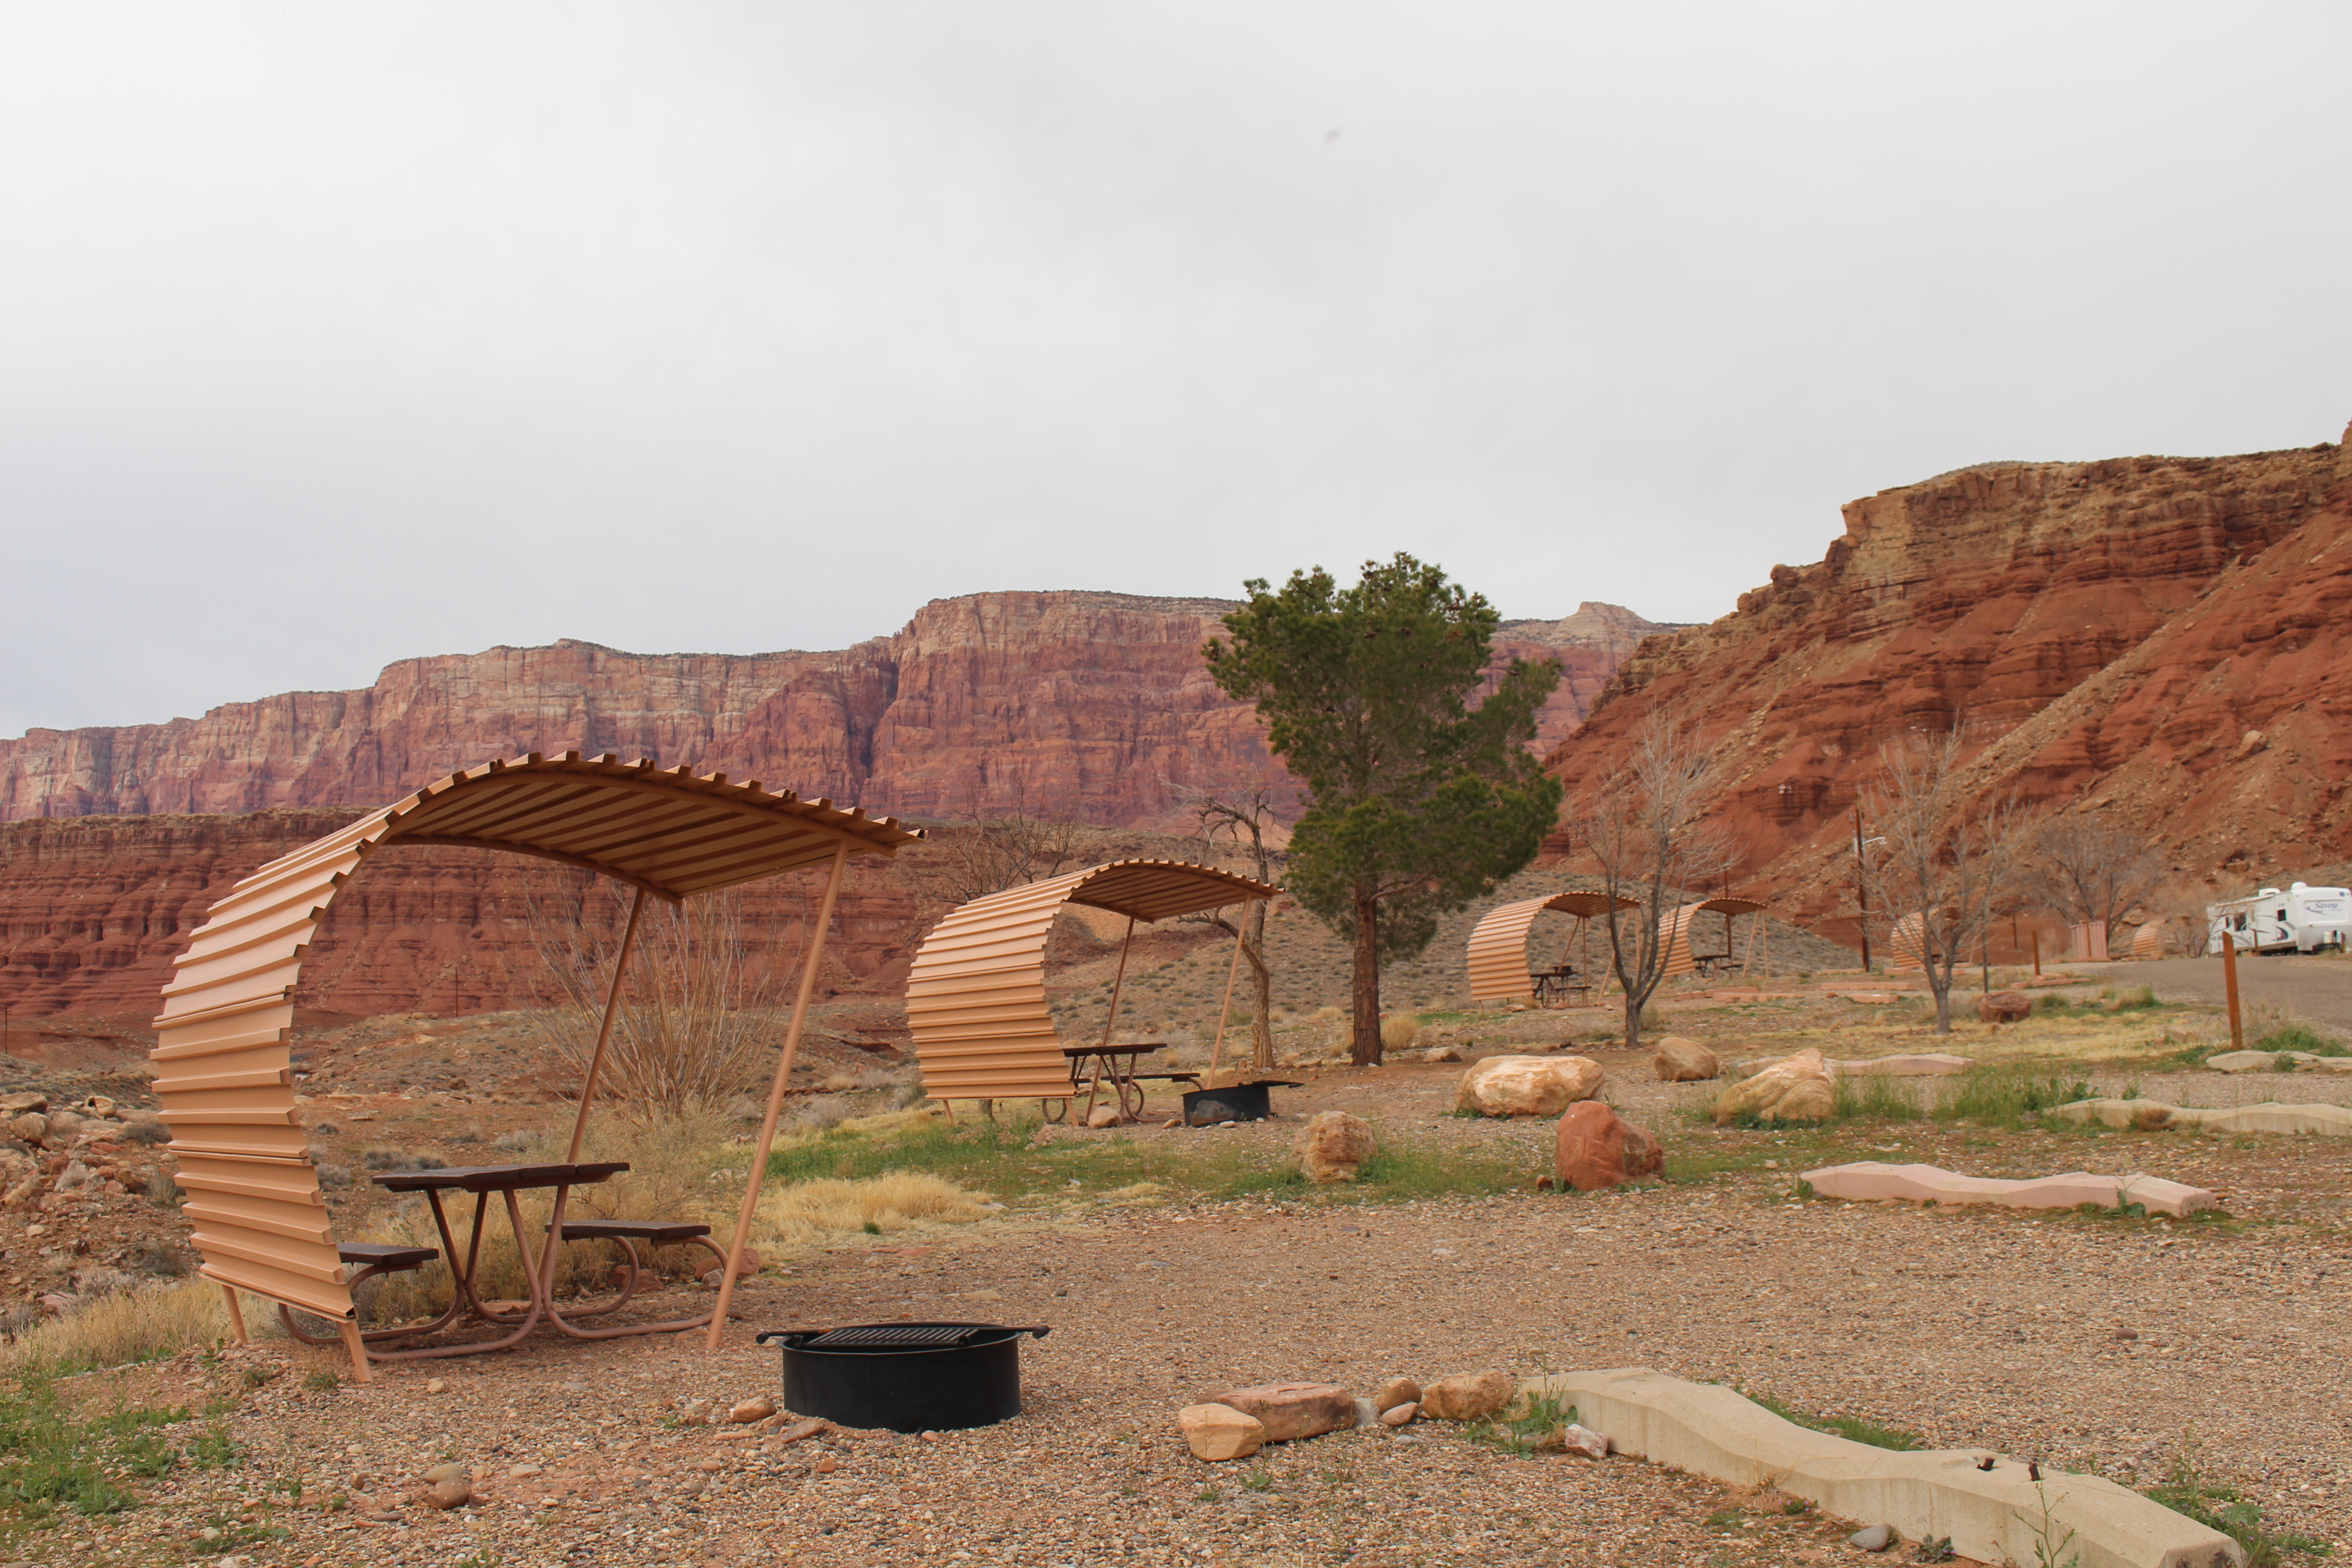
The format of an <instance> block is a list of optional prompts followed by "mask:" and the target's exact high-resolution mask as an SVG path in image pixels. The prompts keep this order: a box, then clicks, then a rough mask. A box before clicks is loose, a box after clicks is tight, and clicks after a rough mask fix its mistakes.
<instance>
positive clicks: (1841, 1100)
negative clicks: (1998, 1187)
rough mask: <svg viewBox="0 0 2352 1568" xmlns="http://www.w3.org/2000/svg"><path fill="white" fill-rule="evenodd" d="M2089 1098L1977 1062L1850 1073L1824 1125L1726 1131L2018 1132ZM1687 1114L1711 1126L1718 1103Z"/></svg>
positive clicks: (2083, 1088)
mask: <svg viewBox="0 0 2352 1568" xmlns="http://www.w3.org/2000/svg"><path fill="white" fill-rule="evenodd" d="M2091 1093H2092V1090H2091V1083H2090V1080H2089V1079H2086V1078H2084V1077H2083V1076H2082V1075H2081V1074H2079V1073H2075V1072H2069V1071H2052V1070H2050V1069H2047V1068H2044V1069H2040V1070H2037V1069H2035V1068H2029V1067H2020V1066H2016V1065H2012V1064H2005V1063H1995V1062H1979V1063H1978V1064H1976V1065H1975V1066H1973V1067H1970V1068H1969V1069H1968V1070H1967V1071H1965V1072H1963V1073H1960V1074H1958V1075H1957V1076H1955V1077H1951V1078H1894V1077H1890V1076H1888V1075H1886V1074H1884V1073H1852V1074H1843V1075H1841V1076H1840V1077H1839V1079H1837V1102H1836V1106H1835V1109H1834V1110H1832V1112H1831V1113H1830V1116H1829V1118H1828V1119H1827V1120H1826V1121H1821V1122H1811V1123H1791V1124H1789V1125H1786V1126H1784V1125H1782V1124H1781V1123H1778V1122H1771V1121H1762V1120H1761V1119H1759V1118H1758V1117H1755V1116H1752V1115H1742V1116H1738V1117H1735V1118H1733V1119H1732V1120H1731V1121H1727V1122H1726V1123H1724V1125H1726V1126H1727V1127H1737V1128H1741V1129H1743V1130H1747V1131H1776V1132H1777V1131H1799V1130H1802V1129H1804V1128H1807V1127H1831V1126H1835V1125H1838V1124H1839V1123H1842V1122H1849V1121H1857V1122H1859V1121H1882V1122H1883V1121H1938V1122H1963V1121H1967V1122H1978V1123H1981V1124H1983V1125H1986V1126H1990V1127H2000V1128H2007V1129H2010V1130H2011V1131H2018V1130H2021V1129H2023V1128H2025V1127H2027V1126H2029V1125H2032V1123H2033V1119H2034V1118H2035V1117H2037V1116H2039V1115H2040V1114H2041V1113H2042V1111H2045V1110H2050V1109H2051V1108H2052V1107H2053V1106H2059V1105H2065V1104H2069V1103H2071V1102H2073V1101H2074V1100H2088V1099H2090V1098H2091ZM1686 1114H1687V1115H1688V1116H1689V1117H1690V1118H1691V1120H1693V1121H1711V1120H1712V1119H1713V1115H1714V1103H1713V1101H1712V1100H1711V1099H1701V1100H1698V1101H1696V1103H1694V1104H1693V1105H1692V1106H1691V1107H1690V1109H1689V1110H1688V1111H1687V1112H1686Z"/></svg>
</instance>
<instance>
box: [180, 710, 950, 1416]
mask: <svg viewBox="0 0 2352 1568" xmlns="http://www.w3.org/2000/svg"><path fill="white" fill-rule="evenodd" d="M920 837H922V836H921V835H920V834H919V833H913V832H908V831H907V830H906V829H903V828H901V827H899V826H898V824H897V822H896V821H895V820H892V819H890V818H887V817H883V818H875V817H869V816H866V814H865V813H864V812H862V811H856V810H849V811H844V810H840V809H837V808H836V807H835V805H833V803H832V802H831V801H827V800H803V799H801V798H800V797H799V796H798V795H793V794H792V793H790V792H786V793H784V794H782V795H775V794H771V793H769V792H768V791H766V790H764V789H762V788H761V786H760V784H758V782H757V781H753V782H751V783H749V784H730V783H729V782H728V779H727V775H726V774H724V773H711V774H709V775H708V776H705V777H696V776H695V775H694V774H693V773H692V772H691V771H690V770H689V769H687V768H683V767H681V768H677V769H673V770H670V771H667V772H665V771H663V770H661V769H659V768H656V767H655V766H654V765H653V764H652V763H650V762H636V763H622V762H620V761H619V760H618V759H617V758H614V757H613V756H610V755H606V756H604V757H599V758H593V759H585V760H583V758H582V756H581V754H580V753H579V752H564V753H563V754H562V755H561V756H556V757H541V755H540V754H539V753H537V752H532V753H531V754H530V755H529V756H526V757H521V758H519V759H517V760H515V761H513V762H493V763H484V764H482V765H481V766H479V767H475V768H468V769H467V770H466V771H465V772H463V773H452V774H451V775H449V776H448V777H447V778H445V779H442V780H440V781H439V782H438V783H436V784H428V785H426V786H425V788H423V789H421V790H418V791H417V792H416V793H415V794H414V795H409V796H407V797H406V798H405V799H403V800H401V801H398V802H396V803H395V804H394V805H388V806H386V807H384V808H383V810H382V811H379V812H376V813H374V814H373V815H372V816H365V817H362V818H361V819H360V820H359V821H357V822H354V823H352V824H351V825H349V826H345V827H342V828H339V829H337V830H336V831H335V832H333V833H330V834H328V835H327V836H326V837H323V838H320V839H316V840H314V841H312V842H311V843H309V844H306V845H304V846H303V847H300V848H299V849H296V850H294V851H292V852H291V853H289V854H286V855H282V856H280V857H278V858H277V859H275V860H272V861H271V862H269V864H268V865H266V866H264V867H262V868H260V869H259V870H257V871H256V872H255V873H254V874H253V875H251V876H250V877H247V878H246V879H244V880H243V881H240V882H238V883H236V885H235V886H234V887H233V888H232V889H230V890H229V892H228V894H227V896H226V897H225V898H222V899H221V900H218V901H217V902H215V904H214V905H213V906H212V908H211V909H210V910H208V911H207V912H206V914H205V923H204V924H203V925H201V926H199V927H198V928H197V929H196V931H195V933H194V936H192V937H191V938H190V939H189V942H188V948H187V951H186V952H184V953H182V954H181V955H180V956H179V957H178V958H177V959H176V960H174V961H173V964H174V967H175V969H176V970H177V973H176V974H175V975H174V977H173V980H172V983H171V984H168V985H166V986H165V987H164V988H163V1016H161V1017H159V1018H157V1019H156V1020H155V1028H156V1030H157V1031H158V1033H157V1037H156V1044H155V1048H154V1050H153V1051H152V1052H151V1053H150V1059H151V1060H152V1062H153V1063H154V1069H155V1073H156V1082H155V1090H156V1094H157V1096H158V1097H159V1098H160V1099H161V1100H162V1102H163V1121H164V1122H165V1123H166V1124H167V1125H168V1126H169V1127H170V1128H171V1130H172V1142H171V1150H172V1152H173V1154H175V1155H176V1156H178V1160H179V1168H178V1172H177V1177H178V1181H179V1184H180V1185H181V1186H183V1187H184V1188H185V1189H187V1192H188V1194H189V1197H188V1201H187V1203H186V1205H185V1206H184V1209H183V1210H182V1212H183V1213H184V1214H185V1215H187V1217H188V1218H189V1220H190V1221H191V1222H192V1223H193V1225H194V1237H192V1239H193V1240H194V1243H195V1246H196V1250H197V1251H198V1253H199V1254H201V1255H202V1257H203V1259H204V1262H203V1268H202V1271H203V1273H204V1274H205V1277H206V1278H208V1279H214V1280H217V1281H218V1282H220V1283H221V1284H222V1285H223V1286H224V1287H234V1288H235V1289H243V1290H249V1291H252V1292H253V1293H254V1294H256V1295H258V1296H263V1297H267V1298H268V1299H270V1300H275V1301H278V1302H281V1303H284V1304H286V1305H288V1306H291V1307H294V1308H298V1309H299V1310H303V1311H307V1312H313V1313H316V1314H318V1315H319V1316H320V1317H323V1318H327V1319H329V1320H330V1321H333V1322H335V1323H337V1324H338V1325H340V1326H341V1329H342V1331H343V1338H344V1342H345V1343H346V1344H347V1345H349V1346H350V1347H351V1348H352V1357H353V1363H354V1367H355V1370H356V1371H357V1372H358V1373H359V1374H360V1375H362V1377H364V1376H365V1375H366V1361H365V1357H364V1355H363V1353H362V1351H361V1348H360V1342H359V1338H358V1328H357V1322H358V1319H357V1315H356V1313H355V1312H354V1311H353V1309H352V1296H351V1290H350V1289H349V1288H348V1287H347V1286H346V1285H345V1283H344V1275H343V1266H342V1262H341V1258H340V1256H339V1254H338V1252H337V1249H336V1244H335V1238H334V1236H333V1234H332V1232H331V1227H330V1226H329V1224H328V1215H327V1211H326V1205H325V1201H324V1199H322V1198H321V1197H320V1193H319V1181H318V1173H317V1172H316V1171H314V1170H313V1169H312V1168H311V1164H310V1155H309V1153H308V1152H307V1146H306V1145H307V1140H306V1139H305V1137H304V1134H303V1130H302V1126H301V1122H300V1118H299V1114H298V1112H297V1111H296V1110H295V1105H294V1089H293V1077H292V1072H291V1063H290V1062H289V1039H290V1037H291V1035H292V1033H293V1024H294V990H295V986H296V984H297V983H298V982H299V980H300V978H301V973H302V960H303V957H304V955H305V954H306V953H307V952H309V951H310V945H309V944H310V938H311V935H312V933H313V932H315V931H317V930H318V927H319V922H320V920H322V919H323V918H325V916H326V913H327V909H328V906H329V905H330V904H331V903H332V902H333V901H334V899H335V895H336V894H337V893H338V892H340V891H341V889H343V887H344V886H345V885H346V884H347V883H348V882H349V881H350V880H351V879H352V877H353V876H355V875H356V874H357V873H358V872H359V870H360V868H361V867H362V865H363V864H364V863H365V862H366V861H367V859H368V858H369V857H370V856H372V855H373V854H374V853H375V852H376V851H377V850H380V849H383V848H384V847H388V846H393V845H400V844H427V845H438V846H444V847H459V848H475V849H494V850H499V851H501V852H503V853H506V854H511V855H527V856H531V857H534V858H538V859H542V860H551V861H553V862H555V863H556V864H558V865H562V866H570V867H574V868H578V869H581V870H585V871H593V872H596V873H598V874H599V875H602V876H606V877H611V878H613V879H614V880H616V881H620V882H625V883H626V884H628V885H629V886H630V887H632V888H634V889H636V898H635V903H634V904H633V906H632V908H631V910H630V913H629V928H628V931H627V933H626V934H625V936H624V937H623V941H622V948H621V952H620V955H619V960H618V963H620V964H624V965H625V963H626V962H627V956H628V948H629V943H630V942H631V941H632V940H633V939H634V937H635V931H636V926H637V915H638V913H639V911H640V910H642V908H643V905H644V900H646V898H648V897H651V898H655V899H659V900H663V901H664V902H667V903H671V904H676V903H678V902H680V901H682V900H685V899H686V898H688V897H689V896H690V895H692V894H696V893H702V892H709V891H711V890H713V889H719V888H730V887H733V886H735V885H737V884H738V883H742V882H751V881H756V880H758V879H761V878H763V877H772V876H774V875H776V874H777V873H779V872H782V871H789V870H792V869H794V868H799V867H806V866H814V865H819V864H824V863H825V862H828V861H829V862H831V864H832V868H833V870H832V877H831V880H830V881H829V882H828V884H827V889H826V893H825V899H824V914H823V915H821V916H820V918H819V920H818V921H817V924H816V927H815V930H814V932H813V933H812V937H811V941H810V945H809V953H808V956H807V957H806V959H805V960H804V967H805V973H803V981H802V988H801V996H800V1001H799V1003H798V1005H796V1006H795V1008H794V1011H793V1022H792V1025H791V1027H790V1029H789V1031H788V1032H787V1035H786V1037H785V1045H784V1055H783V1058H782V1061H781V1062H780V1063H779V1064H778V1068H777V1080H776V1091H775V1093H774V1095H772V1097H771V1102H770V1110H769V1120H768V1125H767V1126H766V1127H764V1128H763V1129H762V1131H761V1138H762V1141H763V1142H764V1141H765V1140H767V1139H770V1138H772V1136H773V1132H774V1125H773V1124H774V1121H775V1114H776V1108H777V1106H778V1105H779V1104H780V1103H781V1096H782V1086H783V1083H784V1075H785V1074H786V1073H788V1072H789V1070H790V1068H791V1061H792V1052H793V1047H794V1046H795V1045H796V1044H797V1042H798V1039H799V1035H800V1027H801V1024H802V1021H803V1016H804V1015H805V1012H806V1007H807V1001H808V994H809V987H808V981H809V978H810V977H811V976H812V975H813V974H814V970H815V966H816V963H817V960H818V957H819V954H820V952H821V949H822V944H823V942H824V925H825V922H826V921H828V920H829V919H830V916H831V912H832V909H833V903H834V897H835V893H837V892H838V890H839V888H840V883H841V871H842V867H843V865H844V863H845V861H846V860H847V858H849V857H850V856H852V855H869V854H882V855H889V854H895V853H896V852H897V851H898V848H899V847H901V846H904V845H907V844H911V843H914V842H915V841H916V840H917V839H919V838H920ZM619 994H620V984H619V978H618V975H617V973H616V974H615V977H614V985H613V995H614V1000H615V1001H617V999H618V997H619ZM610 1027H611V1012H610V1008H609V1006H608V1008H607V1012H606V1016H605V1028H606V1031H607V1033H608V1034H609V1031H610ZM602 1052H603V1041H602V1039H601V1038H600V1040H599V1044H598V1057H597V1060H598V1061H599V1062H601V1060H602ZM595 1070H596V1069H595V1068H594V1067H593V1066H592V1067H591V1068H590V1069H589V1076H588V1079H587V1080H586V1081H585V1082H583V1085H582V1087H581V1103H580V1110H579V1114H578V1119H577V1121H576V1122H575V1124H574V1127H573V1129H572V1153H571V1155H570V1156H569V1158H571V1159H573V1160H576V1159H578V1157H579V1144H580V1135H581V1131H582V1129H583V1127H584V1126H585V1123H586V1120H587V1114H588V1109H589V1106H590V1104H591V1102H592V1101H593V1099H594V1094H595ZM765 1165H766V1152H765V1150H764V1148H763V1149H762V1150H761V1156H760V1157H759V1158H757V1159H755V1160H753V1162H752V1163H751V1172H752V1174H751V1179H750V1182H749V1183H748V1184H747V1187H748V1188H749V1190H747V1193H746V1197H745V1205H744V1208H745V1214H746V1215H747V1216H748V1215H749V1212H750V1208H751V1198H752V1197H754V1196H755V1195H756V1184H757V1183H758V1180H759V1173H760V1172H761V1170H763V1169H764V1167H765ZM740 1228H741V1226H740V1223H739V1226H738V1235H737V1237H736V1244H735V1245H736V1246H737V1247H740V1245H741V1236H740ZM727 1284H728V1285H729V1286H730V1287H731V1286H732V1284H733V1278H732V1274H731V1272H730V1275H729V1277H728V1279H727ZM230 1302H231V1305H232V1307H234V1306H235V1304H236V1298H235V1297H234V1296H232V1297H231V1298H230ZM724 1321H725V1311H724V1308H723V1305H722V1308H721V1310H720V1312H719V1316H718V1317H717V1318H716V1319H714V1320H713V1327H714V1332H715V1331H716V1327H717V1325H718V1324H719V1323H723V1322H724Z"/></svg>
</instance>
